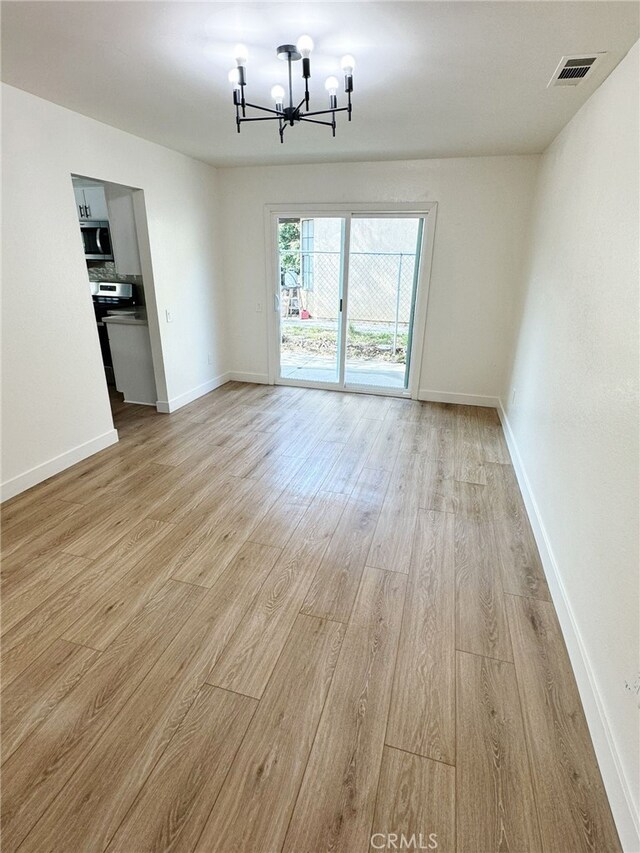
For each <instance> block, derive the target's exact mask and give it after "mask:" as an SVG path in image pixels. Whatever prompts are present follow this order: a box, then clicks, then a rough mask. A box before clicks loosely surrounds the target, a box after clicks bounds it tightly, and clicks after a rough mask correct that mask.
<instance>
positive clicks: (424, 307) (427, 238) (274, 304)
mask: <svg viewBox="0 0 640 853" xmlns="http://www.w3.org/2000/svg"><path fill="white" fill-rule="evenodd" d="M437 210H438V204H437V202H435V201H432V202H419V203H418V202H417V203H405V204H389V203H387V204H384V203H380V202H378V203H375V202H370V203H359V204H345V203H341V204H267V205H265V247H266V253H265V254H266V259H265V260H266V275H265V286H266V292H265V305H266V306H267V310H266V315H267V342H268V379H269V384H270V385H275V384H282V385H293V386H297V387H301V388H309V387H311V388H326V389H327V390H331V391H348V392H350V393H357V394H380V395H387V396H394V397H397V396H406V397H410V398H411V399H412V400H417V399H418V391H419V388H420V374H421V371H422V368H423V364H422V353H423V351H424V340H425V334H426V326H427V312H428V305H429V284H430V279H431V266H432V261H433V245H434V238H435V230H436V215H437ZM354 215H355V216H357V217H367V216H370V217H371V218H374V217H375V218H393V217H403V218H406V217H416V218H422V219H423V220H424V224H423V234H422V245H421V246H420V257H419V266H418V273H417V286H416V295H415V307H414V316H413V333H412V336H411V350H410V352H409V385H408V388H407V390H406V391H405V392H404V394H403V395H399V394H398V393H397V391H396V389H390V388H372V387H366V386H365V387H362V388H358V387H356V386H354V385H349V386H348V387H347V388H345V387H344V372H345V360H344V359H343V358H342V353H344V351H345V347H346V336H347V324H346V322H345V312H344V311H342V312H340V318H339V326H338V328H339V334H340V339H339V341H338V367H339V380H338V382H337V383H322V382H314V383H309V382H303V381H296V380H283V379H280V377H279V375H278V371H279V355H278V349H277V347H279V334H280V318H279V314H280V281H279V269H278V220H279V219H283V218H288V217H291V218H302V217H304V218H314V217H322V218H327V217H334V218H337V219H344V220H345V234H344V237H343V257H342V275H341V283H340V297H341V298H342V296H343V289H344V288H346V290H347V293H348V281H347V276H348V273H349V246H350V236H351V218H352V216H354ZM343 307H344V308H346V306H345V305H344V303H343Z"/></svg>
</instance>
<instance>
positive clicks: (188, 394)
mask: <svg viewBox="0 0 640 853" xmlns="http://www.w3.org/2000/svg"><path fill="white" fill-rule="evenodd" d="M230 379H231V374H230V373H221V374H220V375H219V376H214V378H213V379H209V380H208V381H207V382H203V383H202V384H201V385H196V387H195V388H191V390H189V391H185V393H184V394H179V395H178V396H177V397H172V398H171V399H170V400H158V402H157V403H156V409H157V410H158V411H159V412H163V413H164V414H169V413H170V412H175V411H176V410H177V409H181V408H182V407H183V406H186V405H187V404H188V403H193V401H194V400H197V399H198V397H202V396H204V395H205V394H208V393H209V391H215V389H216V388H219V387H220V386H221V385H224V384H225V382H229V381H230Z"/></svg>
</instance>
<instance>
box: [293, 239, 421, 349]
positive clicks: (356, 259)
mask: <svg viewBox="0 0 640 853" xmlns="http://www.w3.org/2000/svg"><path fill="white" fill-rule="evenodd" d="M341 257H342V256H341V253H340V252H317V251H312V252H300V259H299V264H296V266H297V268H298V270H299V272H297V271H294V270H291V269H289V270H283V269H282V266H283V264H282V263H281V270H282V272H281V284H282V299H281V311H282V319H283V341H282V345H283V351H287V350H290V351H291V352H296V353H302V352H308V353H309V354H311V353H314V352H323V353H327V354H328V352H329V351H333V350H334V348H335V346H336V342H337V316H338V306H339V299H340V295H339V294H340V274H341ZM415 263H416V256H415V254H413V253H401V252H397V253H395V252H394V253H389V252H352V253H350V256H349V304H348V317H347V320H348V330H347V358H348V359H364V360H371V359H378V360H383V361H394V362H404V361H405V358H406V347H407V337H408V330H409V323H410V319H411V305H412V299H413V285H414V275H415Z"/></svg>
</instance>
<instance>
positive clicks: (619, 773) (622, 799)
mask: <svg viewBox="0 0 640 853" xmlns="http://www.w3.org/2000/svg"><path fill="white" fill-rule="evenodd" d="M498 414H499V415H500V420H501V421H502V425H503V427H504V434H505V438H506V441H507V445H508V447H509V453H510V454H511V461H512V462H513V467H514V470H515V472H516V477H517V478H518V483H519V485H520V491H521V492H522V497H523V499H524V502H525V506H526V508H527V513H528V515H529V520H530V521H531V527H532V528H533V533H534V536H535V538H536V543H537V545H538V550H539V551H540V559H541V560H542V564H543V566H544V571H545V574H546V577H547V582H548V585H549V590H550V592H551V596H552V598H553V603H554V605H555V608H556V612H557V614H558V619H559V621H560V627H561V629H562V634H563V636H564V640H565V643H566V646H567V651H568V653H569V658H570V660H571V665H572V667H573V672H574V675H575V678H576V683H577V685H578V691H579V693H580V698H581V700H582V705H583V708H584V713H585V716H586V718H587V724H588V726H589V732H590V733H591V740H592V741H593V747H594V750H595V753H596V757H597V759H598V764H599V765H600V772H601V773H602V781H603V782H604V786H605V789H606V792H607V796H608V798H609V804H610V806H611V811H612V813H613V817H614V820H615V822H616V826H617V829H618V834H619V835H620V841H621V842H622V847H623V849H624V850H625V851H627V853H638V851H639V850H640V819H639V817H638V815H637V814H636V810H635V808H634V805H633V798H632V796H631V791H630V788H629V785H628V783H627V780H626V779H625V775H624V772H623V769H622V764H621V762H620V759H619V757H618V751H617V748H616V745H615V741H614V739H613V735H612V733H611V728H610V726H609V721H608V719H607V715H606V713H605V710H604V705H603V703H602V699H601V697H600V691H599V690H598V685H597V681H596V678H595V675H594V672H593V668H592V666H591V662H590V660H589V655H588V653H587V649H586V646H585V644H584V641H583V639H582V635H581V633H580V629H579V627H578V624H577V622H576V618H575V615H574V612H573V608H572V607H571V602H570V601H569V597H568V595H567V591H566V589H565V586H564V584H563V582H562V576H561V574H560V571H559V568H558V564H557V562H556V559H555V556H554V553H553V548H552V546H551V542H550V541H549V536H548V534H547V531H546V529H545V526H544V523H543V521H542V516H541V514H540V510H539V508H538V504H537V502H536V499H535V496H534V494H533V491H532V489H531V483H530V482H529V478H528V476H527V472H526V470H525V467H524V465H523V462H522V457H521V456H520V452H519V450H518V445H517V444H516V440H515V436H514V434H513V431H512V429H511V424H510V423H509V419H508V417H507V414H506V412H505V410H504V408H503V406H502V401H498Z"/></svg>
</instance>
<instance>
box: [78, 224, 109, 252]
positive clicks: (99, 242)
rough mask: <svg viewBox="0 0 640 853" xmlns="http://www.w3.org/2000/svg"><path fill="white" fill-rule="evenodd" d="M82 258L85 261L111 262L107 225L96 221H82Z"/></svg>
mask: <svg viewBox="0 0 640 853" xmlns="http://www.w3.org/2000/svg"><path fill="white" fill-rule="evenodd" d="M80 230H81V231H82V242H83V243H84V256H85V259H86V260H87V261H112V260H113V249H112V246H111V231H110V230H109V223H108V222H106V221H103V220H97V219H83V220H82V222H81V223H80Z"/></svg>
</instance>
